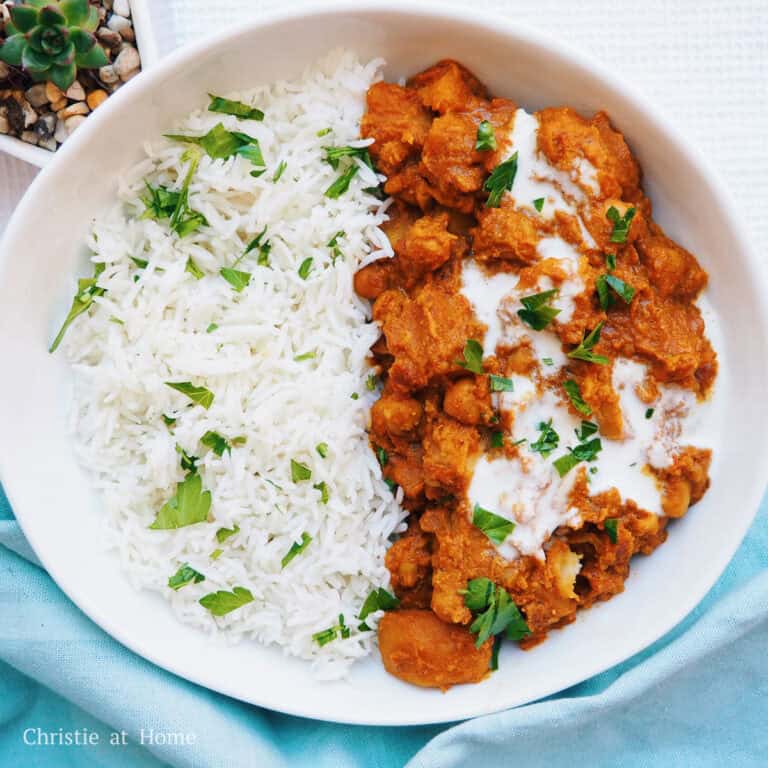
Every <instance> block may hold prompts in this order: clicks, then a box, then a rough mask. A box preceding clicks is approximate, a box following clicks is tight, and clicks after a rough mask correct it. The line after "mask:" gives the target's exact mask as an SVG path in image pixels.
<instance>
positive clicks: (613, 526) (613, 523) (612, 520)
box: [603, 517, 619, 544]
mask: <svg viewBox="0 0 768 768" xmlns="http://www.w3.org/2000/svg"><path fill="white" fill-rule="evenodd" d="M603 525H605V532H606V533H607V534H608V538H609V539H610V540H611V543H612V544H615V543H616V542H617V541H618V540H619V520H618V518H616V517H609V518H608V519H607V520H606V521H605V522H604V523H603Z"/></svg>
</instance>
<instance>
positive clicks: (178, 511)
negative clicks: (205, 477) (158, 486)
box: [149, 474, 211, 531]
mask: <svg viewBox="0 0 768 768" xmlns="http://www.w3.org/2000/svg"><path fill="white" fill-rule="evenodd" d="M210 508H211V492H210V491H204V490H203V481H202V479H201V477H200V475H198V474H191V475H187V477H186V479H185V480H183V481H182V482H181V483H179V484H178V485H177V486H176V493H175V494H174V495H173V496H172V497H171V498H170V499H169V500H168V501H166V502H165V504H163V506H162V507H161V508H160V511H159V512H158V513H157V517H156V518H155V521H154V522H153V523H152V525H150V526H149V527H150V528H151V529H152V530H154V531H168V530H174V529H176V528H184V527H185V526H187V525H194V524H195V523H206V522H208V511H209V510H210Z"/></svg>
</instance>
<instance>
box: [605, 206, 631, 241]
mask: <svg viewBox="0 0 768 768" xmlns="http://www.w3.org/2000/svg"><path fill="white" fill-rule="evenodd" d="M605 216H606V218H607V219H608V220H609V221H610V222H612V223H613V232H611V242H612V243H626V242H627V235H628V234H629V227H630V224H632V219H633V218H634V217H635V208H634V206H633V207H631V208H627V210H626V212H625V213H624V215H623V216H622V215H621V214H620V213H619V211H618V208H615V207H614V206H613V205H612V206H611V207H610V208H609V209H608V210H607V211H606V213H605Z"/></svg>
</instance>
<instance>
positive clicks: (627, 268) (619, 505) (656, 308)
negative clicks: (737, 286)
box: [355, 61, 717, 689]
mask: <svg viewBox="0 0 768 768" xmlns="http://www.w3.org/2000/svg"><path fill="white" fill-rule="evenodd" d="M361 132H362V136H363V137H365V138H370V139H372V140H373V143H372V144H371V145H370V147H369V151H370V156H371V158H372V159H373V162H374V163H375V165H376V168H377V170H378V171H379V172H380V173H382V174H384V175H385V176H386V177H387V181H386V183H385V185H384V191H385V192H386V194H387V195H388V196H389V197H391V198H392V202H391V204H390V207H389V209H388V213H389V217H390V218H389V221H388V222H387V223H386V224H385V226H384V229H385V232H386V234H387V235H388V237H389V240H390V242H391V245H392V248H393V251H394V257H393V258H388V259H380V260H378V261H375V262H373V263H371V264H369V265H368V266H366V267H364V268H363V269H361V270H360V271H359V272H358V273H357V275H356V277H355V289H356V291H357V293H358V294H359V295H360V296H362V297H364V298H366V299H369V300H370V301H372V302H373V318H374V320H375V321H376V322H377V323H378V324H379V326H380V328H381V332H382V333H381V337H380V338H379V340H378V341H377V343H376V344H375V345H374V346H373V348H372V350H371V352H372V356H373V359H374V361H375V363H376V365H377V366H378V367H379V370H380V371H381V380H382V381H383V390H382V393H381V397H380V399H379V400H378V401H377V402H376V403H375V404H374V406H373V408H372V412H371V425H370V440H371V444H372V446H373V448H374V450H375V451H376V453H377V456H378V457H379V461H380V463H381V466H382V471H383V474H384V476H385V478H386V479H387V480H388V482H389V483H390V485H391V486H392V487H393V488H394V487H395V486H399V487H400V488H402V493H403V504H404V506H405V507H406V508H407V509H408V510H409V513H410V514H409V518H408V529H407V531H405V532H404V533H403V535H402V536H401V537H400V538H399V539H398V540H397V541H395V542H394V543H393V544H392V546H391V548H390V549H389V551H388V554H387V561H386V562H387V567H388V569H389V571H390V574H391V583H392V587H393V589H394V591H395V593H396V595H397V597H398V598H399V601H400V604H399V608H398V609H397V610H393V611H390V612H388V613H386V614H385V615H384V617H383V618H382V620H381V622H380V624H379V630H378V631H379V645H380V649H381V654H382V658H383V661H384V665H385V667H386V669H387V670H388V671H389V672H390V673H392V674H393V675H395V676H397V677H399V678H401V679H402V680H405V681H408V682H410V683H414V684H416V685H420V686H434V687H439V688H443V689H445V688H447V687H449V686H451V685H454V684H458V683H470V682H477V681H480V680H482V679H483V678H484V677H485V676H486V675H487V674H488V673H489V669H491V668H493V667H495V664H496V653H497V651H498V645H499V643H500V641H501V639H502V637H504V636H506V637H508V638H510V639H511V640H512V641H515V642H517V643H519V645H520V646H521V647H522V648H524V649H527V648H531V647H532V646H534V645H536V644H537V643H540V642H541V641H542V640H544V639H545V638H546V636H547V633H548V632H549V631H550V630H552V629H555V628H559V627H563V626H564V625H566V624H568V623H570V622H572V621H574V619H575V617H576V612H577V611H578V610H579V609H580V608H588V607H590V606H591V605H593V604H594V603H595V602H597V601H601V600H608V599H609V598H611V597H612V596H613V595H615V594H617V593H619V592H621V591H622V590H623V588H624V581H625V579H626V578H627V576H628V575H629V567H630V559H631V557H632V556H633V555H634V554H636V553H642V554H646V555H647V554H650V553H651V552H652V551H653V550H654V549H655V548H656V547H657V546H659V545H660V544H661V543H662V542H663V541H664V540H665V539H666V536H667V530H666V529H667V523H668V521H669V520H670V519H672V518H678V517H681V516H682V515H684V514H685V513H686V511H687V510H688V508H689V507H690V506H691V505H692V504H694V503H695V502H697V501H698V500H699V499H700V498H701V497H702V495H703V494H704V492H705V491H706V489H707V486H708V483H709V477H708V471H709V465H710V458H711V451H710V450H709V449H708V448H703V447H696V446H694V445H692V444H689V442H688V432H689V429H688V424H689V421H690V420H691V419H692V418H694V417H695V416H696V412H697V411H698V409H700V408H703V407H705V406H706V400H707V398H708V397H709V395H710V394H711V392H712V389H713V385H714V382H715V378H716V374H717V356H716V353H715V351H714V349H713V347H712V344H711V343H710V342H709V341H708V339H707V333H706V327H705V320H704V316H703V314H702V309H701V307H700V306H699V304H697V299H698V297H699V294H700V293H701V292H702V290H703V289H704V287H705V286H706V284H707V274H706V272H705V271H704V270H703V269H702V268H701V267H700V266H699V264H698V262H697V260H696V258H695V257H694V256H693V255H692V254H691V253H689V252H688V251H687V250H685V249H684V248H683V247H681V246H680V245H678V244H677V243H675V242H673V241H672V240H671V239H670V238H669V237H667V236H666V235H665V234H664V232H663V231H662V229H661V228H660V227H659V226H658V225H657V224H656V223H655V222H654V220H653V217H652V211H651V203H650V201H649V200H648V198H647V197H645V195H644V194H643V191H642V188H641V186H640V169H639V167H638V164H637V162H636V161H635V159H634V158H633V156H632V153H631V152H630V150H629V148H628V146H627V144H626V142H625V140H624V137H623V136H622V134H621V133H620V132H618V131H617V130H616V129H615V128H614V127H612V125H611V123H610V120H609V118H608V116H607V115H606V114H605V113H603V112H598V113H597V114H595V115H594V116H592V117H591V118H585V117H583V116H581V115H580V114H578V113H577V112H575V111H574V110H573V109H571V108H569V107H556V108H548V109H543V110H541V111H539V112H536V113H533V114H530V113H528V112H526V111H524V110H523V109H520V108H518V106H517V105H516V104H515V103H514V102H512V101H510V100H509V99H502V98H492V97H491V96H490V95H489V94H488V92H487V91H486V89H485V87H484V86H483V84H482V83H481V82H479V80H478V79H477V78H476V77H474V76H473V75H472V73H470V72H469V71H468V70H467V69H466V68H464V67H463V66H461V65H460V64H458V63H456V62H454V61H441V62H439V63H438V64H436V65H434V66H433V67H430V68H429V69H427V70H426V71H424V72H422V73H421V74H418V75H416V76H415V77H413V78H412V79H411V80H409V81H408V83H407V84H406V85H405V86H401V85H396V84H392V83H386V82H379V83H377V84H375V85H374V86H373V87H371V88H370V90H369V91H368V94H367V111H366V114H365V116H364V118H363V121H362V131H361Z"/></svg>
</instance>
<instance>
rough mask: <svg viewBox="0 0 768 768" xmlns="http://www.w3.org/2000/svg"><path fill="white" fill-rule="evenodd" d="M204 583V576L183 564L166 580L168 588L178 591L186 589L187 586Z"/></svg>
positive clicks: (187, 564)
mask: <svg viewBox="0 0 768 768" xmlns="http://www.w3.org/2000/svg"><path fill="white" fill-rule="evenodd" d="M201 581H205V576H203V574H202V573H200V572H199V571H196V570H195V569H194V568H192V567H191V566H190V565H189V563H184V565H182V566H181V567H180V568H179V570H178V571H176V573H174V574H173V576H171V577H170V578H169V579H168V586H169V587H170V588H171V589H175V590H177V591H178V590H179V589H181V588H182V587H186V586H187V584H199V583H200V582H201Z"/></svg>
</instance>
